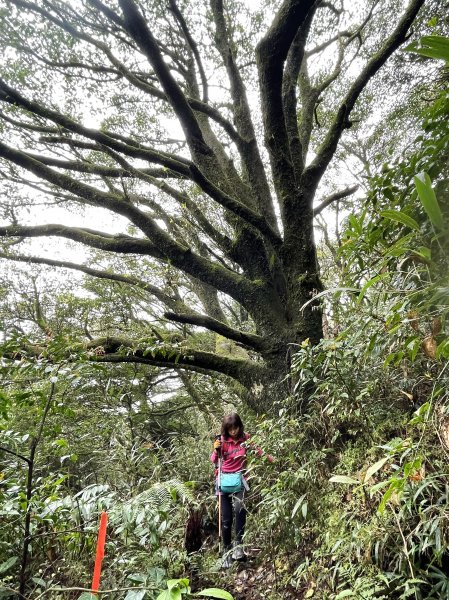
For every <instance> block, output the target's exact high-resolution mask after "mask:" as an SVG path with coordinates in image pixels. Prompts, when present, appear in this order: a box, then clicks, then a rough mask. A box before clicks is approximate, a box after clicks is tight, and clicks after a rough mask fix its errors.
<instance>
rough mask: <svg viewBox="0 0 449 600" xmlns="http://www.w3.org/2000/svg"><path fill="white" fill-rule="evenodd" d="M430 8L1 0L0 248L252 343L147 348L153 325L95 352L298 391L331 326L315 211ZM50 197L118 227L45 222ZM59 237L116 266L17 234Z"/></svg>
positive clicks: (215, 0)
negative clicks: (291, 378)
mask: <svg viewBox="0 0 449 600" xmlns="http://www.w3.org/2000/svg"><path fill="white" fill-rule="evenodd" d="M423 3H424V0H410V2H409V4H408V5H405V4H403V3H402V2H396V1H395V2H387V1H382V2H376V1H374V2H371V3H369V2H367V3H360V5H359V8H358V9H357V11H356V12H355V13H354V12H351V11H350V10H349V9H348V8H347V7H346V6H345V3H344V2H341V3H340V2H328V1H325V0H320V1H316V0H284V1H283V2H271V3H266V5H265V6H264V10H260V11H257V10H255V9H252V10H250V9H248V8H246V7H245V4H239V3H238V2H236V1H235V0H230V1H229V2H228V3H226V4H225V3H224V2H223V1H222V0H210V1H209V3H207V4H206V3H203V2H196V1H195V2H191V1H189V0H164V1H162V0H155V1H154V2H144V1H141V2H136V1H135V0H118V1H117V2H116V1H114V0H109V1H108V2H107V3H103V2H102V1H101V0H80V1H79V2H70V3H68V2H62V1H59V0H37V1H36V2H32V1H25V0H10V1H7V2H3V8H2V10H1V13H0V17H1V50H2V52H3V56H4V65H3V67H2V69H1V75H2V76H1V79H0V102H1V112H0V131H1V141H0V157H1V161H2V167H1V172H2V175H3V185H4V189H3V198H4V200H5V208H4V215H5V218H6V217H8V218H9V219H10V221H9V223H7V224H3V225H2V226H1V227H0V235H1V236H2V237H3V238H4V240H5V248H4V251H3V253H2V256H3V257H4V258H6V259H13V260H19V261H20V260H21V261H24V260H26V261H30V262H37V263H40V264H50V265H55V266H59V267H68V268H71V269H77V270H79V271H82V272H84V273H86V274H88V275H89V276H93V277H102V278H108V279H111V280H115V281H118V282H121V283H124V284H126V285H130V286H135V287H138V288H139V289H141V290H144V292H145V293H146V294H148V297H149V298H153V299H156V300H157V302H156V304H155V305H154V304H153V305H154V306H157V310H159V312H160V313H163V314H164V317H165V319H167V322H173V323H176V324H179V323H183V324H185V325H186V327H187V326H188V328H187V329H185V330H183V331H191V330H192V329H191V328H192V327H196V326H199V327H203V328H206V329H208V330H210V331H212V332H215V333H216V334H219V335H220V336H223V337H224V338H226V339H227V340H229V341H230V342H229V348H231V349H232V348H235V346H236V345H238V346H240V347H242V348H243V349H244V351H240V352H231V351H229V352H223V351H221V352H220V351H217V352H212V351H210V350H209V351H204V350H200V349H198V347H196V348H195V347H193V348H192V347H189V345H188V340H187V342H186V341H183V343H182V344H178V345H177V346H176V351H175V352H171V351H169V350H168V349H167V344H166V343H164V344H162V343H155V344H154V345H153V346H151V351H149V350H148V340H146V341H144V340H142V341H141V340H139V339H135V338H133V337H132V336H126V337H120V336H119V335H113V336H111V335H110V336H104V337H100V338H98V339H94V340H87V341H86V344H87V346H91V347H95V348H101V352H97V353H96V354H95V357H94V358H95V359H96V360H103V361H111V362H119V361H134V362H140V363H147V364H154V365H160V366H167V365H169V364H175V365H176V368H178V369H179V368H186V369H190V370H193V371H198V372H201V373H204V372H206V373H210V372H216V373H221V374H224V375H227V376H229V377H231V378H233V379H234V380H236V381H237V382H239V383H240V384H242V385H243V386H244V387H245V388H246V389H247V390H248V391H250V392H251V397H252V400H253V402H254V404H255V405H257V402H258V401H259V402H260V405H261V406H263V407H264V409H266V407H267V406H266V399H267V398H273V391H274V390H276V392H280V393H281V394H284V393H285V388H284V384H282V382H283V380H284V378H285V376H286V374H287V373H288V368H289V356H290V353H291V350H292V348H294V346H295V344H298V343H300V342H301V341H303V340H305V339H306V338H309V339H310V341H311V342H312V343H316V342H317V341H318V340H320V338H321V337H322V313H321V309H320V306H319V303H318V302H317V301H314V300H313V298H314V296H315V295H316V294H317V292H319V291H320V290H321V289H322V286H321V282H320V276H319V265H318V261H317V251H316V245H315V241H314V231H313V224H314V216H315V215H316V214H318V213H320V212H321V211H322V210H323V208H324V207H325V206H328V205H329V204H330V203H332V202H334V201H336V200H338V199H341V198H342V197H345V196H347V195H348V194H350V193H351V192H353V190H354V188H353V187H351V186H348V185H346V184H345V182H341V184H340V185H339V186H338V187H337V189H336V190H335V192H334V193H333V194H332V195H329V196H327V197H323V196H318V197H317V190H319V185H320V182H321V181H322V179H323V175H324V174H325V173H326V171H328V169H329V168H330V165H331V163H332V159H333V157H334V155H335V152H336V149H337V146H338V144H339V142H340V141H341V138H342V136H343V135H344V132H345V130H346V129H348V128H349V127H351V125H352V124H353V123H352V120H353V114H354V112H355V111H356V110H357V103H358V101H360V98H361V96H362V95H363V92H364V90H365V89H366V87H367V86H368V85H369V84H370V81H371V80H372V78H373V77H374V76H375V75H376V74H377V73H378V71H379V69H381V67H382V66H383V65H384V64H385V63H386V61H387V60H388V59H389V57H390V56H391V55H392V54H393V53H394V52H395V50H397V49H398V48H399V46H400V45H401V44H402V43H403V42H404V41H405V40H406V39H407V37H408V36H409V34H410V28H411V26H412V23H413V22H414V20H415V18H416V16H417V13H418V11H419V9H420V7H421V6H422V4H423ZM267 15H271V16H270V18H271V23H268V22H267V18H268V17H267ZM379 31H381V32H382V35H379ZM319 59H321V60H319ZM365 112H366V110H365ZM174 119H176V120H177V122H178V128H177V129H176V128H175V127H174V125H173V122H174ZM175 136H176V139H175ZM39 203H41V204H43V205H46V206H48V207H50V208H51V209H53V208H54V207H61V206H64V205H65V206H67V207H69V208H72V210H73V207H74V206H84V207H89V209H90V207H97V208H101V209H105V210H106V211H109V212H110V213H111V214H113V215H115V216H119V217H120V220H119V221H116V222H115V223H114V227H115V228H117V226H118V225H117V223H118V224H120V225H121V226H122V230H121V231H120V232H117V229H114V230H113V231H115V233H113V232H111V230H108V224H107V221H106V220H105V221H104V225H101V227H100V228H99V229H95V228H90V227H89V228H88V227H84V226H83V227H75V226H73V225H70V222H65V223H64V224H53V223H51V222H48V221H47V222H44V223H43V224H39V225H36V224H35V222H34V223H33V222H31V221H30V220H29V218H28V221H27V215H26V213H25V212H24V210H23V207H24V206H29V205H30V204H31V205H33V204H39ZM33 214H34V215H36V213H33ZM92 214H93V213H91V212H89V211H87V212H86V215H87V218H90V219H92ZM94 214H95V215H98V213H94ZM89 215H90V216H89ZM34 218H37V217H34ZM38 218H39V220H40V219H41V216H40V213H39V217H38ZM94 218H97V217H94ZM50 219H51V216H50V217H49V220H50ZM101 222H102V221H101V220H100V223H101ZM53 236H57V237H59V238H67V239H69V240H74V241H75V242H77V243H79V244H84V245H85V246H87V247H90V248H94V249H99V250H101V251H103V252H105V253H107V254H109V256H117V257H121V263H120V261H118V260H114V261H111V264H113V265H114V269H112V268H111V267H110V265H109V266H108V268H97V267H93V266H92V265H91V264H87V263H86V261H85V262H84V263H83V264H81V263H82V261H80V263H79V264H78V263H75V262H74V261H64V260H53V259H50V258H48V255H47V256H44V255H41V256H39V255H38V253H37V252H35V251H30V250H29V251H28V254H27V253H25V254H24V252H23V251H20V249H19V248H20V245H19V242H20V243H22V242H24V241H26V240H27V239H28V238H32V237H43V238H44V239H46V240H47V239H48V238H50V237H53ZM46 244H47V242H46ZM130 257H132V259H133V260H134V261H136V258H137V259H138V260H137V265H139V264H140V265H141V267H140V276H139V277H137V276H136V275H135V272H134V273H132V274H130V273H129V272H128V271H127V264H128V260H129V258H130ZM120 265H122V266H120ZM167 273H168V274H169V276H168V275H167ZM168 280H170V281H168ZM162 281H164V283H162ZM189 328H190V329H189ZM153 334H154V330H153V329H152V330H151V331H149V332H148V337H150V336H151V335H153ZM157 337H158V336H157V335H156V338H157ZM220 339H221V338H220ZM156 341H158V340H156ZM178 341H179V340H178ZM159 342H160V340H159ZM258 398H259V400H258ZM263 398H265V401H264V400H263Z"/></svg>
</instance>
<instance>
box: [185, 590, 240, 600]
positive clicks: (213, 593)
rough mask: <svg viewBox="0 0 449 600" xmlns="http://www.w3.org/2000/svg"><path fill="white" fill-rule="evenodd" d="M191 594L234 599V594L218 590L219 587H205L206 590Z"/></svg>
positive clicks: (228, 599)
mask: <svg viewBox="0 0 449 600" xmlns="http://www.w3.org/2000/svg"><path fill="white" fill-rule="evenodd" d="M192 595H193V596H206V597H207V598H221V599H222V600H234V596H232V595H231V594H230V593H229V592H226V591H225V590H220V589H219V588H207V589H206V590H201V591H200V592H196V594H192Z"/></svg>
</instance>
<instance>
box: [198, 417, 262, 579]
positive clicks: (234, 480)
mask: <svg viewBox="0 0 449 600" xmlns="http://www.w3.org/2000/svg"><path fill="white" fill-rule="evenodd" d="M249 438H250V436H249V435H248V434H247V433H245V432H244V429H243V422H242V419H241V418H240V416H239V415H238V414H237V413H236V412H233V413H230V414H229V415H226V416H225V417H224V418H223V422H222V424H221V435H220V436H219V439H218V436H217V439H216V440H215V442H214V450H213V452H212V454H211V457H210V459H211V461H212V462H213V463H214V464H215V467H216V470H215V474H216V493H217V495H218V496H219V502H220V503H221V526H222V538H223V545H224V555H223V568H225V569H227V568H229V567H231V566H232V560H244V559H245V558H246V555H245V552H244V550H243V545H242V542H243V534H244V533H245V523H246V508H245V504H244V496H245V491H246V490H248V489H249V487H248V484H247V482H246V479H245V476H244V469H245V466H246V451H247V445H248V440H249ZM254 450H255V451H256V453H257V454H258V455H259V456H262V455H263V452H262V450H261V449H260V448H254ZM220 459H221V469H220V472H219V469H218V464H219V460H220ZM268 460H269V461H270V462H272V461H273V458H272V457H271V456H268ZM234 514H235V544H234V548H233V552H232V556H231V549H232V544H231V541H232V522H233V517H234Z"/></svg>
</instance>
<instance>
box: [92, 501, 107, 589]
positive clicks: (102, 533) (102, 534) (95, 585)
mask: <svg viewBox="0 0 449 600" xmlns="http://www.w3.org/2000/svg"><path fill="white" fill-rule="evenodd" d="M107 525H108V513H107V512H104V511H103V512H102V513H101V517H100V529H99V530H98V540H97V554H96V556H95V567H94V576H93V579H92V592H94V593H95V592H98V590H99V588H100V575H101V562H102V560H103V558H104V543H105V541H106V527H107Z"/></svg>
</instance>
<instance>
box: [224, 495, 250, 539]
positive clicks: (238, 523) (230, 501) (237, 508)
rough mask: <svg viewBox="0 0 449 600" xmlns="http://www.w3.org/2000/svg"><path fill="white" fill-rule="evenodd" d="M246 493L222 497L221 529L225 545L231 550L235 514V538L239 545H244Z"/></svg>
mask: <svg viewBox="0 0 449 600" xmlns="http://www.w3.org/2000/svg"><path fill="white" fill-rule="evenodd" d="M244 494H245V491H244V490H242V491H241V492H238V493H237V494H222V495H221V527H222V536H223V544H224V547H225V548H230V546H231V539H232V521H233V516H234V513H235V537H236V541H237V543H238V544H241V543H242V539H243V534H244V533H245V523H246V508H245V505H244V502H243V498H244Z"/></svg>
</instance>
